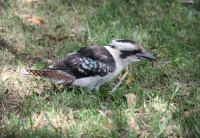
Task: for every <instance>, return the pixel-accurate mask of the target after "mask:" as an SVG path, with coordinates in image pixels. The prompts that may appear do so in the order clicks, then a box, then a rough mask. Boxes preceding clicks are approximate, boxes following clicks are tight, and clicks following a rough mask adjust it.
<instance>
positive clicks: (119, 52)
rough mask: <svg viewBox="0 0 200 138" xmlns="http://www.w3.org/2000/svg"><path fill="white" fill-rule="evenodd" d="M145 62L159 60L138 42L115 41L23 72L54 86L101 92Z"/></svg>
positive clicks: (86, 47)
mask: <svg viewBox="0 0 200 138" xmlns="http://www.w3.org/2000/svg"><path fill="white" fill-rule="evenodd" d="M141 60H148V61H152V62H153V61H155V60H156V58H155V57H154V56H152V55H150V54H149V53H147V52H145V50H144V48H143V47H142V46H141V45H140V44H138V43H137V42H135V41H132V40H126V39H115V40H112V41H111V43H110V44H109V45H106V46H85V47H82V48H80V49H79V50H77V51H76V52H73V53H70V54H68V55H67V56H66V57H64V58H62V59H60V60H58V61H57V62H55V63H54V64H52V65H50V66H48V67H47V68H45V69H41V70H32V69H20V70H21V72H22V73H23V74H25V75H32V76H40V77H43V78H46V79H48V80H49V81H50V82H52V83H54V84H66V85H68V86H80V87H85V88H86V91H87V92H90V91H93V90H96V91H98V90H99V87H100V86H101V85H103V84H105V83H107V82H109V81H111V80H112V79H114V78H115V77H116V76H117V75H118V74H120V72H121V71H122V70H123V69H124V68H125V67H126V66H128V65H129V64H131V63H134V62H138V61H141Z"/></svg>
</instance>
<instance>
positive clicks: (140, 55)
mask: <svg viewBox="0 0 200 138" xmlns="http://www.w3.org/2000/svg"><path fill="white" fill-rule="evenodd" d="M136 56H137V57H138V58H139V59H146V60H151V61H152V60H156V58H155V57H153V56H152V55H150V54H149V53H147V52H144V53H138V54H137V55H136Z"/></svg>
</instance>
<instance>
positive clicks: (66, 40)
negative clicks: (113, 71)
mask: <svg viewBox="0 0 200 138" xmlns="http://www.w3.org/2000/svg"><path fill="white" fill-rule="evenodd" d="M0 5H1V6H0V11H1V12H0V18H1V20H0V49H1V50H0V58H1V61H0V70H1V76H0V77H1V80H0V115H1V117H0V119H1V121H0V136H1V137H199V135H200V123H199V122H200V107H199V106H200V96H199V92H200V62H199V60H200V59H199V58H200V46H199V43H200V39H199V36H200V11H199V9H198V5H199V2H198V1H194V3H193V4H184V3H182V2H180V1H172V0H167V1H161V0H146V1H143V0H141V1H137V0H136V1H122V0H117V1H114V0H110V1H103V0H96V1H95V2H94V1H91V0H87V1H86V0H82V1H75V0H71V1H64V0H57V1H53V0H46V1H42V0H38V1H37V2H35V3H27V2H26V1H23V0H7V1H1V2H0ZM27 15H30V16H33V17H39V18H40V19H41V20H42V21H44V22H45V23H44V24H40V25H37V24H35V22H30V21H28V20H27V18H25V17H26V16H27ZM117 38H124V39H130V40H134V41H137V42H139V43H140V44H141V45H142V46H143V47H144V48H145V49H146V51H148V52H149V53H151V54H152V55H154V56H156V57H157V58H158V60H157V62H156V64H155V66H154V67H152V66H151V63H148V62H138V63H135V64H133V65H131V66H129V74H128V75H127V77H126V78H125V80H124V81H123V83H122V84H121V85H120V87H119V88H118V89H117V91H116V92H115V93H114V94H113V95H110V94H108V91H110V90H112V88H113V87H114V86H115V85H116V84H117V83H118V81H119V79H120V78H121V77H122V75H123V73H124V72H122V74H121V75H119V76H118V77H117V78H116V79H114V80H113V81H112V82H110V83H108V84H106V85H104V86H102V87H101V88H100V91H99V93H86V92H85V90H84V89H82V88H80V89H78V90H77V89H75V90H74V89H73V90H68V89H67V88H65V87H62V86H57V87H53V86H52V85H51V84H50V83H49V82H47V81H45V80H43V79H41V78H37V77H26V76H23V75H22V74H21V73H20V71H19V69H20V68H31V67H32V68H42V67H44V66H47V65H49V64H51V63H53V61H56V60H58V59H60V58H62V57H64V56H65V55H67V54H68V53H71V52H73V51H75V50H77V49H79V48H81V47H83V46H87V45H107V44H109V43H110V42H111V40H113V39H117ZM126 94H132V95H133V94H134V96H136V98H131V97H130V99H131V100H132V101H133V102H131V101H129V100H128V99H129V98H125V95H126Z"/></svg>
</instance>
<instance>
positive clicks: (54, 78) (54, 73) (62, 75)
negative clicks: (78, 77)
mask: <svg viewBox="0 0 200 138" xmlns="http://www.w3.org/2000/svg"><path fill="white" fill-rule="evenodd" d="M20 71H21V72H22V73H23V74H24V75H33V76H40V77H44V78H47V79H50V81H51V82H53V83H56V84H58V83H72V82H73V81H74V80H75V77H74V76H73V75H70V74H68V73H66V72H64V71H61V70H32V69H20Z"/></svg>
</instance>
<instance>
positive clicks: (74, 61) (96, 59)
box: [50, 46, 115, 78]
mask: <svg viewBox="0 0 200 138" xmlns="http://www.w3.org/2000/svg"><path fill="white" fill-rule="evenodd" d="M50 69H55V70H62V71H65V72H67V73H69V74H71V75H73V76H75V77H76V78H82V77H90V76H96V75H99V76H102V77H103V76H105V75H107V73H109V72H113V71H114V69H115V62H114V59H113V58H112V56H111V54H110V53H109V52H108V51H107V49H106V48H104V47H97V46H92V47H83V48H81V49H80V50H78V51H77V52H75V53H72V54H70V55H68V56H67V57H65V58H63V59H61V60H59V61H58V62H56V63H54V64H53V65H52V66H50Z"/></svg>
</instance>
